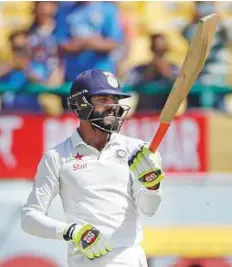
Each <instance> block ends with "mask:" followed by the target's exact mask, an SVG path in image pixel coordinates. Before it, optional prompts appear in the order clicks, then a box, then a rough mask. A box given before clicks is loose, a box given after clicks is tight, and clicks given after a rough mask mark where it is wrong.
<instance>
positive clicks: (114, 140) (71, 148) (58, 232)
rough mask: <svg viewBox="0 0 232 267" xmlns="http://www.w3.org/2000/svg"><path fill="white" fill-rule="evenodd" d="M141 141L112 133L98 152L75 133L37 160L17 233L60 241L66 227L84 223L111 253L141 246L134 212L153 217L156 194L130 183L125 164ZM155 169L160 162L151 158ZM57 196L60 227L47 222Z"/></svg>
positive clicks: (58, 223)
mask: <svg viewBox="0 0 232 267" xmlns="http://www.w3.org/2000/svg"><path fill="white" fill-rule="evenodd" d="M141 144H144V142H143V141H141V140H139V139H134V138H130V137H127V136H124V135H121V134H118V133H114V134H112V136H111V138H110V141H109V142H108V143H107V145H106V146H105V147H104V149H103V150H102V151H101V152H99V151H98V150H97V149H95V148H93V147H91V146H89V145H87V144H86V143H85V142H84V141H83V140H82V139H81V137H80V136H79V134H78V132H77V131H75V132H74V134H73V135H72V136H71V137H70V138H68V139H67V140H66V141H64V142H63V143H61V144H59V145H57V146H56V147H54V148H53V149H50V150H48V151H47V152H46V153H45V155H44V156H43V158H42V159H41V161H40V163H39V165H38V169H37V173H36V176H35V181H34V186H33V189H32V191H31V193H30V195H29V197H28V200H27V203H26V205H25V206H24V208H23V210H22V227H23V229H24V230H25V231H27V232H28V233H30V234H32V235H37V236H40V237H44V238H53V239H63V233H64V230H65V229H66V228H67V226H68V225H70V223H77V224H83V223H85V222H88V223H90V224H92V225H94V226H95V227H96V228H98V229H99V230H100V231H101V232H102V233H103V235H104V236H106V238H109V240H110V241H111V243H112V246H113V248H114V247H118V248H122V247H131V246H133V245H135V244H138V243H140V242H141V240H142V229H141V226H140V223H139V216H138V215H139V210H141V211H142V212H143V213H145V214H147V215H153V214H154V213H155V212H156V210H157V209H158V207H159V204H160V201H161V196H160V189H159V190H156V191H153V190H148V189H146V188H145V187H144V186H143V185H142V184H141V183H140V182H139V181H137V180H134V181H133V180H132V178H131V175H130V170H129V166H128V158H129V157H130V155H131V154H132V153H133V152H134V151H135V150H137V149H138V148H139V146H140V145H141ZM156 158H157V161H156V163H157V167H158V166H160V164H161V163H160V157H159V154H157V157H156ZM57 194H60V197H61V200H62V203H63V207H64V211H65V215H66V220H67V221H66V222H60V221H57V220H54V219H51V218H49V217H48V216H47V211H48V208H49V206H50V204H51V201H52V199H53V198H54V197H55V196H56V195H57Z"/></svg>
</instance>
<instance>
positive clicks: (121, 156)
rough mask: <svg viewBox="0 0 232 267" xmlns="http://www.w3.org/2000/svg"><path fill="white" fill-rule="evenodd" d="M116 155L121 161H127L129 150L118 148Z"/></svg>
mask: <svg viewBox="0 0 232 267" xmlns="http://www.w3.org/2000/svg"><path fill="white" fill-rule="evenodd" d="M115 157H116V159H117V160H119V162H120V163H127V152H126V151H125V150H123V149H117V150H116V153H115Z"/></svg>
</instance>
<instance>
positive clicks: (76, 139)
mask: <svg viewBox="0 0 232 267" xmlns="http://www.w3.org/2000/svg"><path fill="white" fill-rule="evenodd" d="M118 139H119V136H118V134H116V133H112V134H111V137H110V140H109V142H108V143H107V144H111V145H114V144H120V142H119V140H118ZM71 141H72V145H73V147H77V146H79V145H85V146H88V144H87V143H85V142H84V140H83V139H82V138H81V136H80V135H79V133H78V132H77V131H75V132H74V133H73V134H72V136H71Z"/></svg>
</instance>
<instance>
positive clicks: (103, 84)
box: [71, 69, 130, 99]
mask: <svg viewBox="0 0 232 267" xmlns="http://www.w3.org/2000/svg"><path fill="white" fill-rule="evenodd" d="M83 90H85V91H88V92H86V93H87V95H88V96H95V95H115V96H118V97H119V98H121V99H122V98H128V97H130V95H129V94H126V93H123V92H122V91H121V86H120V83H119V81H118V79H117V78H116V77H115V76H114V75H113V74H112V73H110V72H107V71H103V70H99V69H91V70H87V71H84V72H82V73H81V74H79V75H78V76H77V78H76V80H75V81H74V82H73V84H72V87H71V96H73V95H75V94H76V93H79V92H81V91H83Z"/></svg>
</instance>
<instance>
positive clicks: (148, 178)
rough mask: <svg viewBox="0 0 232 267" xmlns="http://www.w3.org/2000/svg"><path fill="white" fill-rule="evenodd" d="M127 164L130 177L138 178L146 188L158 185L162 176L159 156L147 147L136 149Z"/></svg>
mask: <svg viewBox="0 0 232 267" xmlns="http://www.w3.org/2000/svg"><path fill="white" fill-rule="evenodd" d="M128 164H129V167H130V171H131V174H132V177H135V178H136V179H138V180H139V181H140V182H141V183H142V184H143V185H144V186H145V187H146V188H153V187H155V186H158V185H159V183H160V181H161V180H162V179H163V178H164V173H163V171H162V169H161V163H160V157H157V155H156V154H154V153H153V152H152V151H151V150H150V149H149V148H148V147H145V146H142V147H141V149H139V150H137V151H136V152H135V153H134V155H133V156H132V157H131V158H130V160H129V162H128Z"/></svg>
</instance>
